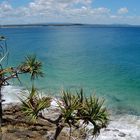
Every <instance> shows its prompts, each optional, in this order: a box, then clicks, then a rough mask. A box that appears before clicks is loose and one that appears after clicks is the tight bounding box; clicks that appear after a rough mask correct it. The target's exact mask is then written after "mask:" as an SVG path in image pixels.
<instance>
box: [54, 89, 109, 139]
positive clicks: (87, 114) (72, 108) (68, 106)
mask: <svg viewBox="0 0 140 140" xmlns="http://www.w3.org/2000/svg"><path fill="white" fill-rule="evenodd" d="M61 101H62V103H63V104H62V103H61V102H60V101H59V102H58V104H59V108H60V110H61V114H60V116H61V117H59V119H58V121H57V123H56V125H57V126H58V127H57V128H56V132H55V135H54V139H57V137H58V136H59V134H60V132H61V131H62V129H63V128H64V127H65V126H66V124H68V126H69V127H70V131H71V126H73V127H75V128H79V127H80V125H79V124H80V121H82V122H83V124H88V123H92V124H93V126H94V128H93V136H97V135H98V134H99V133H100V129H101V128H104V127H106V125H107V124H108V120H109V119H108V113H107V110H106V108H105V107H103V103H104V100H99V99H98V98H97V97H95V96H90V97H89V98H88V97H85V96H84V93H83V90H82V89H81V90H80V92H77V94H72V93H71V92H68V91H66V92H65V91H63V95H62V97H61Z"/></svg>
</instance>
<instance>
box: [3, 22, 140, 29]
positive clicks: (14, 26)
mask: <svg viewBox="0 0 140 140" xmlns="http://www.w3.org/2000/svg"><path fill="white" fill-rule="evenodd" d="M44 26H90V27H140V25H130V24H81V23H34V24H7V25H6V24H5V25H2V24H0V28H18V27H21V28H22V27H23V28H24V27H44Z"/></svg>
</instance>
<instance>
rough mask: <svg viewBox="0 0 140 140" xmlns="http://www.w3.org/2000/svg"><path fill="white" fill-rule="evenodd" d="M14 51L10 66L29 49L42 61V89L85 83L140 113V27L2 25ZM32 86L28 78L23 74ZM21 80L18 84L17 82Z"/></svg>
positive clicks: (126, 109)
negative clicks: (12, 26)
mask: <svg viewBox="0 0 140 140" xmlns="http://www.w3.org/2000/svg"><path fill="white" fill-rule="evenodd" d="M0 34H2V35H5V36H6V37H7V43H8V47H9V50H10V56H9V65H17V64H19V63H20V62H21V61H23V58H24V56H25V55H27V54H36V55H37V57H38V58H39V59H40V60H41V61H42V62H43V65H44V68H43V69H44V71H45V73H46V76H45V78H43V79H40V80H39V82H37V85H38V87H40V88H41V89H43V90H47V91H50V92H52V93H55V94H58V93H59V91H60V90H61V89H62V88H64V89H74V90H78V89H80V88H81V87H82V88H84V90H85V94H86V95H89V94H91V93H96V94H97V95H99V96H102V97H104V98H105V99H106V102H107V104H108V106H109V107H111V108H113V109H116V110H117V109H118V110H120V112H129V113H134V114H140V28H139V27H96V28H95V27H93V26H62V27H60V26H52V27H51V26H50V27H49V26H46V27H30V28H1V29H0ZM22 79H24V80H23V83H25V84H26V85H27V86H28V84H27V82H25V80H26V81H28V79H27V78H25V77H23V78H22ZM15 84H16V83H15Z"/></svg>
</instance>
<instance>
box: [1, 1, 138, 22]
mask: <svg viewBox="0 0 140 140" xmlns="http://www.w3.org/2000/svg"><path fill="white" fill-rule="evenodd" d="M127 13H128V9H127V7H122V8H120V9H117V10H116V13H112V10H111V9H109V8H107V7H94V1H93V0H34V1H32V2H29V3H28V4H27V5H26V6H20V7H16V8H14V7H13V6H12V5H11V4H10V3H8V2H5V1H4V2H2V3H0V24H20V23H43V22H45V23H47V22H72V23H92V24H96V23H101V24H102V23H115V22H117V23H127V22H129V21H131V20H130V19H132V18H137V19H138V18H139V17H133V16H126V14H127ZM139 19H140V18H139ZM132 24H133V23H132Z"/></svg>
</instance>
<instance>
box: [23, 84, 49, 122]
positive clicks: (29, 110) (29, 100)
mask: <svg viewBox="0 0 140 140" xmlns="http://www.w3.org/2000/svg"><path fill="white" fill-rule="evenodd" d="M28 94H29V95H28V96H26V97H25V98H26V99H21V98H20V101H21V102H22V112H23V113H24V115H25V116H26V117H27V118H28V119H29V121H31V122H34V123H35V122H36V121H37V118H38V115H39V112H40V111H43V110H44V109H46V108H48V107H49V106H50V102H51V98H50V97H40V95H39V92H38V90H37V89H36V88H35V87H34V86H32V89H31V91H28Z"/></svg>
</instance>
